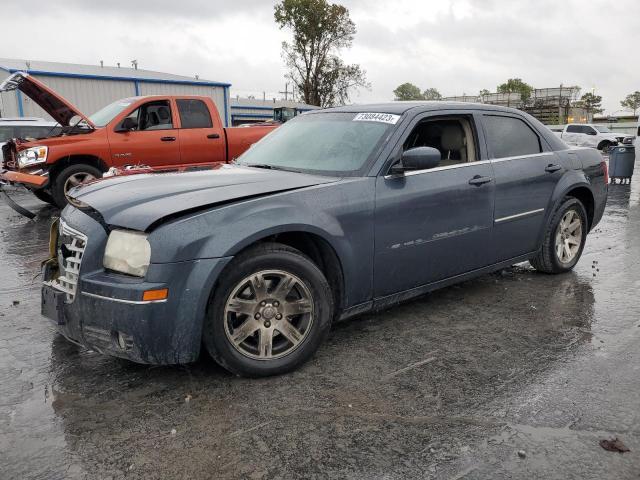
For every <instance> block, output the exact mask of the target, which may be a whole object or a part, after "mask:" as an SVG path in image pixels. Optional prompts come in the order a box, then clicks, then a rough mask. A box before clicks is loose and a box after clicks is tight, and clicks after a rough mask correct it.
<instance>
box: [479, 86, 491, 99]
mask: <svg viewBox="0 0 640 480" xmlns="http://www.w3.org/2000/svg"><path fill="white" fill-rule="evenodd" d="M485 95H491V92H490V91H489V90H487V89H486V88H483V89H482V90H480V92H478V96H480V97H484V96H485Z"/></svg>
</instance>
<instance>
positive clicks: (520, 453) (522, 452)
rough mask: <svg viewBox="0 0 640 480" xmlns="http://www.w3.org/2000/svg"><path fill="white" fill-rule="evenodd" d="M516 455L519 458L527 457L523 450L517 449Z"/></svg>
mask: <svg viewBox="0 0 640 480" xmlns="http://www.w3.org/2000/svg"><path fill="white" fill-rule="evenodd" d="M518 456H519V457H520V458H526V457H527V452H525V451H524V450H518Z"/></svg>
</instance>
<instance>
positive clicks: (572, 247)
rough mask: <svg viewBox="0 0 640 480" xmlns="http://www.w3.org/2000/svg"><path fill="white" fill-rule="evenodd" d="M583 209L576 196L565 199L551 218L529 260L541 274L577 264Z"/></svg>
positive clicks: (583, 238) (583, 237) (582, 240)
mask: <svg viewBox="0 0 640 480" xmlns="http://www.w3.org/2000/svg"><path fill="white" fill-rule="evenodd" d="M587 230H588V220H587V212H586V210H585V208H584V206H583V205H582V202H580V200H578V199H577V198H573V197H568V198H566V199H565V200H564V201H563V202H562V204H561V205H560V207H559V208H558V209H557V210H556V212H555V213H554V214H553V216H552V217H551V221H550V222H549V225H548V226H547V230H546V232H545V236H544V240H543V242H542V248H541V249H540V251H539V252H538V254H537V255H536V256H535V257H533V258H531V259H530V260H529V263H531V265H533V267H534V268H535V269H536V270H538V271H540V272H544V273H564V272H568V271H569V270H571V269H573V267H574V266H575V265H576V263H578V260H579V259H580V256H581V255H582V250H583V249H584V244H585V242H586V240H587Z"/></svg>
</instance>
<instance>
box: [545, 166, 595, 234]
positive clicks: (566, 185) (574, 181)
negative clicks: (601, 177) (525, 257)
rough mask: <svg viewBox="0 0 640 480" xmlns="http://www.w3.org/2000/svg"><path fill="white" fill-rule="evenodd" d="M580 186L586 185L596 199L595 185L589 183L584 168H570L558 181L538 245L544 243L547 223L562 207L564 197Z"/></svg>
mask: <svg viewBox="0 0 640 480" xmlns="http://www.w3.org/2000/svg"><path fill="white" fill-rule="evenodd" d="M579 187H584V188H586V189H587V190H589V192H590V194H591V198H592V200H594V201H595V195H594V192H593V187H592V186H591V184H590V183H589V179H588V178H587V176H586V175H585V173H584V172H583V171H582V170H569V171H567V172H566V173H565V174H564V175H563V176H562V178H561V179H560V181H559V182H558V183H557V185H556V188H555V190H554V191H553V194H552V195H551V198H550V200H549V203H548V204H547V208H546V210H545V217H546V218H545V221H544V228H543V229H542V231H541V232H540V233H539V236H538V245H542V240H543V238H544V234H545V232H546V230H547V225H549V222H550V221H551V217H553V214H554V213H555V212H556V210H557V209H558V208H559V207H560V205H561V204H562V201H563V200H564V198H565V197H566V196H567V194H568V193H569V192H570V191H571V190H574V189H576V188H579ZM585 208H586V207H585Z"/></svg>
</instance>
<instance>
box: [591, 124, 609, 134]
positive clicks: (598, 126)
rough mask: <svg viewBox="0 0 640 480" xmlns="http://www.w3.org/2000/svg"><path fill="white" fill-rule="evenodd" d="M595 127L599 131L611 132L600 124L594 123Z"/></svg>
mask: <svg viewBox="0 0 640 480" xmlns="http://www.w3.org/2000/svg"><path fill="white" fill-rule="evenodd" d="M594 126H595V127H596V130H597V131H599V132H600V133H611V130H609V129H608V128H607V127H603V126H602V125H594Z"/></svg>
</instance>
